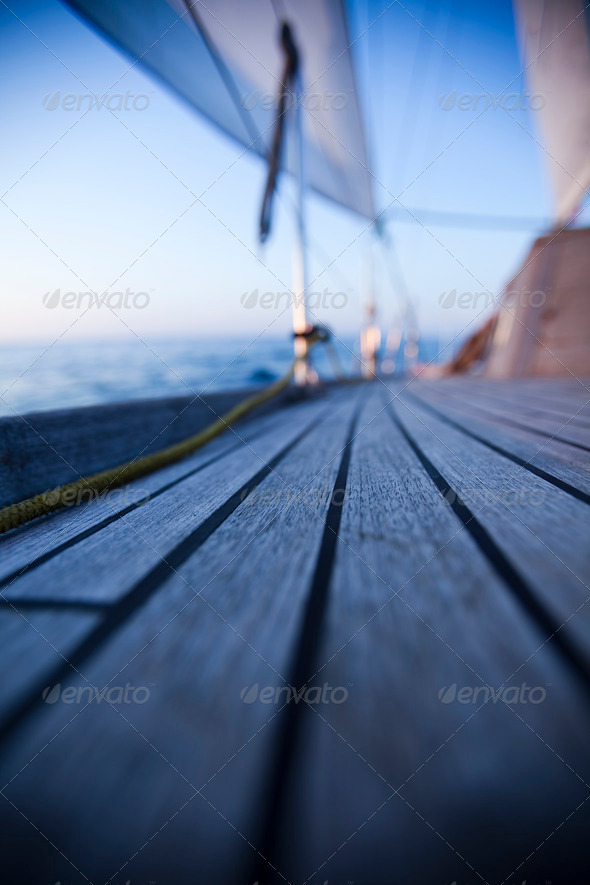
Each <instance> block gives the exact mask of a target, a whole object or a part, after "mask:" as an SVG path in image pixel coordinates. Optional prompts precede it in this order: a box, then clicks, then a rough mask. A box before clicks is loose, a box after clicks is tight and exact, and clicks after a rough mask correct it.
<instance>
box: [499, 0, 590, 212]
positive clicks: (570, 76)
mask: <svg viewBox="0 0 590 885" xmlns="http://www.w3.org/2000/svg"><path fill="white" fill-rule="evenodd" d="M514 5H515V13H516V22H517V30H518V31H519V38H520V44H521V46H522V49H523V54H524V60H525V64H526V65H527V68H526V76H527V79H528V83H529V87H530V92H531V93H532V94H533V96H534V98H533V99H531V107H534V109H536V114H537V115H538V119H539V126H540V129H541V136H542V141H543V143H544V146H545V148H546V151H547V154H546V160H547V163H548V166H549V174H550V178H551V182H552V185H553V193H554V199H555V220H556V222H557V223H560V224H563V223H564V222H567V221H568V219H569V218H570V217H571V216H572V214H573V213H574V212H575V211H576V209H577V208H578V206H579V205H580V202H581V201H582V199H583V198H584V195H585V193H586V190H587V188H588V186H589V185H590V43H589V35H588V19H587V10H586V9H585V3H584V0H514Z"/></svg>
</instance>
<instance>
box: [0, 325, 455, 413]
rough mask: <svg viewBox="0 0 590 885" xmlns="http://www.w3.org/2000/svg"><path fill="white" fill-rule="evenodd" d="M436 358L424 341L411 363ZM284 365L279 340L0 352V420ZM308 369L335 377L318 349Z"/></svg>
mask: <svg viewBox="0 0 590 885" xmlns="http://www.w3.org/2000/svg"><path fill="white" fill-rule="evenodd" d="M333 349H334V351H335V353H336V356H337V363H338V364H339V366H340V367H341V370H342V372H343V373H345V374H356V375H358V374H359V371H360V363H359V359H358V340H355V339H354V338H352V337H350V338H347V337H341V338H338V339H334V340H333ZM437 351H438V344H437V342H436V341H435V340H433V339H428V338H424V339H422V340H421V342H420V348H419V354H418V358H419V360H420V361H421V362H429V361H431V360H436V359H437ZM292 359H293V342H292V340H291V339H289V338H287V337H286V338H276V339H269V338H268V337H264V338H262V337H261V338H259V339H255V338H253V337H251V338H244V339H235V338H232V339H221V338H220V339H214V338H207V339H198V340H197V339H194V340H189V339H176V340H171V339H167V340H149V341H142V340H140V339H139V338H137V339H131V340H128V341H113V340H111V341H77V342H71V341H65V340H61V341H57V342H55V343H52V342H46V343H35V344H32V343H29V344H20V345H17V344H0V415H3V416H9V415H15V414H19V415H22V414H26V413H27V412H32V411H39V410H45V409H60V408H72V407H74V406H89V405H97V404H101V403H109V402H125V401H129V400H135V399H142V398H144V399H149V398H153V397H164V396H185V395H186V396H190V395H193V396H196V395H197V394H199V393H202V392H203V391H220V390H231V389H236V388H244V387H250V388H251V387H256V386H258V385H260V386H263V385H265V384H269V383H271V382H272V381H275V380H276V379H277V378H279V377H281V375H283V374H284V372H286V371H287V369H288V368H289V366H290V364H291V361H292ZM313 363H314V366H315V368H316V370H317V372H318V374H319V376H320V377H321V378H325V379H333V378H334V377H335V373H336V370H337V368H336V365H335V362H334V360H333V359H330V356H329V353H328V352H327V350H326V348H325V347H324V346H323V345H318V346H317V347H316V348H315V350H314V352H313Z"/></svg>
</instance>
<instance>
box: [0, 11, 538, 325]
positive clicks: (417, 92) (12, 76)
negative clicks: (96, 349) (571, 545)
mask: <svg viewBox="0 0 590 885" xmlns="http://www.w3.org/2000/svg"><path fill="white" fill-rule="evenodd" d="M8 7H9V9H7V8H6V7H0V28H1V34H2V41H3V46H4V51H3V53H2V56H1V59H0V66H1V68H2V81H3V83H4V84H6V85H5V88H4V89H3V90H2V92H1V94H0V113H1V114H2V118H3V121H4V132H5V136H4V139H3V141H2V146H1V148H0V150H1V152H2V162H1V163H0V177H1V186H2V193H3V194H4V196H3V198H2V199H3V201H4V202H3V203H0V224H1V225H2V244H3V252H4V261H3V274H2V281H1V286H2V291H1V298H2V316H3V319H2V325H1V327H0V337H1V338H2V340H4V341H6V340H10V341H24V340H29V341H31V340H33V341H37V340H38V341H43V342H50V341H53V340H55V339H56V338H58V337H59V338H60V340H63V341H66V340H81V339H84V338H97V337H113V338H119V339H120V338H123V339H124V338H126V337H130V336H133V335H139V336H140V337H142V338H145V339H146V340H149V339H152V340H154V339H155V338H157V337H158V336H160V337H162V336H187V335H188V336H192V337H201V336H220V335H228V336H235V335H256V334H259V333H260V332H261V331H262V330H263V329H266V328H267V327H268V326H269V323H270V324H271V325H270V328H268V330H267V331H266V332H265V334H268V335H273V336H286V335H288V334H289V331H290V324H291V321H290V317H289V315H288V313H286V314H284V315H283V316H282V317H279V318H278V319H276V318H275V317H274V316H270V315H269V312H268V311H263V310H261V309H258V308H255V309H252V310H245V309H244V308H243V307H242V305H241V303H240V299H241V297H242V296H243V294H244V293H245V292H251V291H253V290H255V289H258V290H259V291H260V292H263V291H266V290H272V291H276V290H277V289H282V288H285V289H287V288H288V287H289V286H290V284H291V266H292V256H291V243H292V236H293V219H292V217H291V211H290V208H289V201H288V200H284V199H281V200H280V201H278V202H277V205H276V209H277V212H276V218H275V223H274V228H273V234H272V237H271V239H270V241H269V242H268V244H266V245H265V246H264V247H261V246H259V244H258V242H257V218H258V211H259V204H260V198H261V194H262V190H263V186H264V178H265V169H264V164H263V163H262V162H261V161H260V160H258V159H257V158H254V157H251V156H249V155H242V153H243V152H242V150H241V149H240V147H239V146H237V145H236V144H234V143H233V142H232V141H230V140H229V139H227V138H226V137H224V136H223V135H222V134H220V133H219V132H218V131H216V130H214V129H213V128H212V127H211V126H210V125H209V124H208V123H207V122H206V121H204V120H202V119H201V118H200V117H199V116H198V114H196V113H194V112H193V111H192V110H191V109H190V108H188V107H187V106H185V105H184V104H182V103H181V102H180V101H179V100H178V99H177V98H175V96H174V95H173V94H172V93H170V92H168V91H167V90H166V89H165V88H164V87H163V86H161V84H159V83H157V82H156V81H155V80H154V79H152V78H151V77H150V76H149V75H147V74H146V73H144V72H143V71H142V70H141V69H140V68H139V66H136V67H133V68H132V69H131V70H128V69H129V60H128V59H127V58H126V57H125V56H124V55H122V54H120V53H119V52H117V51H116V50H115V49H114V48H113V47H112V46H111V45H109V44H108V43H107V42H105V41H104V40H103V39H102V38H101V37H99V36H98V35H97V34H96V33H94V32H93V31H92V30H91V29H90V28H89V27H88V26H86V25H85V24H84V23H82V22H81V21H80V20H79V19H78V18H77V17H76V16H75V15H74V14H72V13H71V12H70V11H69V9H68V8H67V7H65V6H63V5H61V4H60V3H58V2H57V0H55V2H53V0H50V2H44V3H35V2H31V0H29V2H24V0H23V2H20V0H9V2H8ZM348 8H349V23H350V31H351V38H352V39H353V40H354V41H355V42H354V47H353V52H354V57H355V63H356V70H357V76H358V81H359V92H360V98H361V102H362V105H363V112H364V116H365V121H366V129H367V133H368V141H369V152H370V157H371V166H372V172H373V174H374V176H375V179H376V182H377V184H376V188H375V195H376V200H377V204H378V207H379V208H381V207H382V205H384V197H386V196H387V192H388V191H390V192H393V193H394V194H398V193H400V192H401V191H404V192H403V195H402V196H401V198H400V199H401V201H402V202H403V203H404V204H405V205H406V206H408V207H419V208H423V209H428V208H430V209H437V210H452V211H461V212H479V213H482V212H483V213H490V214H499V215H521V216H522V215H526V216H533V217H539V218H546V217H549V216H550V214H551V208H552V207H551V194H550V191H549V186H548V180H547V178H546V175H545V166H544V163H543V151H542V149H541V147H540V145H539V143H538V140H539V131H538V129H537V127H536V119H535V113H534V111H531V110H530V109H529V108H528V107H526V102H525V107H524V108H522V109H518V110H517V111H514V112H513V113H512V115H509V114H507V113H506V112H505V111H503V110H502V109H501V108H496V109H495V110H494V109H493V108H489V109H488V110H487V111H486V112H485V113H484V114H483V115H482V116H481V117H480V118H479V119H477V120H476V119H475V117H476V116H477V114H476V113H474V112H473V110H471V109H464V110H462V109H459V108H457V107H456V105H455V106H454V107H453V108H452V109H450V110H444V109H443V108H441V96H446V97H448V96H449V95H452V94H453V91H454V92H455V94H456V95H458V96H460V95H462V94H465V93H468V94H473V93H481V92H483V91H485V90H488V91H490V92H492V93H494V94H498V93H501V92H502V91H503V90H506V87H509V88H508V90H507V91H508V92H510V93H514V92H521V90H523V89H525V87H526V84H525V83H524V80H523V76H522V68H523V67H524V64H523V63H522V62H521V59H520V55H519V51H518V47H517V44H516V38H515V34H514V25H513V18H512V6H511V3H509V2H507V0H497V2H490V3H484V4H473V3H467V2H466V0H463V2H461V0H454V2H450V3H448V4H446V3H433V2H426V3H423V2H422V3H410V2H409V3H406V4H404V5H400V4H399V3H394V4H392V5H391V6H390V5H389V4H388V2H387V0H380V2H377V0H370V2H360V3H356V2H351V3H349V7H348ZM19 19H20V20H19ZM427 31H428V33H427ZM443 47H444V48H443ZM77 78H79V79H77ZM119 78H121V79H119ZM80 80H82V81H83V82H84V83H85V84H86V86H87V87H88V89H89V90H90V91H92V92H96V93H97V94H101V93H103V92H104V91H105V90H108V89H109V88H110V87H111V86H112V84H113V83H115V82H117V81H118V82H117V85H116V87H115V91H116V92H117V93H129V94H130V95H142V96H144V95H145V96H148V98H149V105H148V107H146V108H145V109H144V110H142V111H128V112H120V113H117V114H115V116H113V115H112V114H110V113H108V111H106V112H105V111H104V109H103V110H96V109H94V110H93V111H92V112H91V113H88V114H86V115H84V116H83V114H82V111H77V110H75V109H74V110H66V109H64V108H62V107H58V108H56V109H55V110H48V109H47V108H46V107H44V106H43V100H44V97H46V96H48V95H53V94H54V93H55V92H56V91H58V90H59V91H60V94H61V95H65V94H67V93H71V92H76V93H78V92H80V91H82V87H81V84H80V82H79V81H80ZM509 84H511V85H509ZM141 103H142V104H144V103H145V101H144V99H142V101H141ZM115 117H117V119H116V118H115ZM228 167H230V168H229V171H226V170H228ZM223 173H225V174H223ZM220 176H221V177H220ZM218 179H219V180H218ZM290 187H291V184H290V183H289V181H287V180H284V181H282V182H281V190H282V191H283V192H285V191H287V190H288V189H289V188H290ZM203 191H207V192H206V196H205V197H204V199H203V203H204V204H205V205H203V204H201V203H197V204H195V205H193V206H192V207H190V208H189V206H191V203H193V201H194V197H193V196H192V194H193V193H194V194H201V193H202V192H203ZM5 192H6V193H5ZM308 219H309V229H310V236H311V251H310V271H311V277H312V279H314V280H315V282H314V284H313V286H312V288H313V289H320V290H323V289H324V288H327V289H328V290H329V291H330V292H335V291H342V290H343V291H345V292H346V294H347V304H346V307H345V308H343V309H340V310H338V311H334V310H332V311H326V312H325V313H324V312H322V311H321V310H320V311H318V312H317V315H318V317H319V318H320V319H324V320H325V321H326V322H328V323H329V324H330V325H331V326H332V327H333V328H334V330H335V332H336V333H337V334H341V335H343V336H344V335H351V334H355V333H356V332H357V330H358V328H359V324H360V322H361V317H362V306H361V305H362V299H361V294H360V289H361V284H362V277H363V271H362V268H363V263H364V262H366V255H367V253H368V252H369V251H372V252H373V254H374V261H375V268H376V270H375V280H376V290H377V297H378V302H379V312H380V321H381V322H382V325H383V327H384V329H387V328H388V327H389V326H390V325H391V324H392V323H395V321H396V319H397V317H398V316H399V311H400V307H399V305H400V298H399V295H400V289H401V287H402V285H405V286H407V290H408V292H409V294H410V296H411V298H412V300H413V302H414V304H415V305H416V310H417V313H418V316H419V320H420V325H421V328H422V330H423V331H424V333H425V334H432V333H436V334H438V335H439V336H440V338H441V340H448V339H450V338H452V337H454V336H455V335H457V334H460V333H461V331H462V330H464V329H465V328H467V329H468V330H471V329H474V328H475V327H476V325H477V324H478V323H479V320H476V321H475V322H473V321H474V312H473V311H467V310H459V309H452V308H451V309H443V308H441V306H440V304H439V298H440V297H441V295H442V293H443V292H449V291H450V290H453V289H456V290H457V291H458V292H462V291H472V292H473V291H481V290H484V289H488V290H490V291H491V292H493V293H497V292H499V290H500V289H501V288H502V285H503V284H504V283H505V282H506V281H507V280H508V279H510V276H511V274H512V272H513V271H514V270H515V269H516V267H517V266H518V264H519V262H521V261H522V259H523V258H524V256H525V254H526V252H527V250H528V248H529V246H530V243H531V241H532V239H533V236H534V231H530V232H527V231H517V232H515V231H506V232H486V231H481V230H477V231H469V230H455V229H451V228H449V227H442V226H437V225H434V224H431V223H429V224H428V225H427V226H426V227H423V226H421V225H419V224H417V223H412V224H406V223H400V222H398V221H395V220H392V221H391V222H390V223H388V225H387V227H388V231H389V234H390V237H391V240H392V242H393V243H394V248H395V251H396V255H397V258H396V261H397V264H398V265H399V268H400V269H401V277H400V274H399V273H398V272H396V273H395V274H394V276H393V277H391V276H390V273H389V270H388V264H387V262H391V261H392V258H391V256H390V255H388V254H387V253H385V252H383V250H381V249H380V247H379V246H378V245H376V244H375V242H374V240H375V238H374V237H373V236H372V235H371V232H370V231H366V230H365V229H366V222H365V221H363V220H362V219H359V218H356V217H354V216H353V215H351V214H349V213H347V212H345V211H342V210H340V209H338V208H335V207H332V206H331V205H329V204H328V203H327V202H325V201H323V200H322V199H321V198H318V197H314V196H310V197H309V199H308ZM328 265H330V267H329V268H328V269H327V270H326V267H327V266H328ZM392 279H393V282H394V284H395V285H392ZM57 289H59V290H60V291H61V292H62V293H65V292H66V291H74V292H80V291H85V290H87V289H93V290H96V291H99V292H102V291H103V290H105V289H108V290H110V291H113V290H117V291H119V290H123V291H125V290H126V289H129V290H130V291H131V292H140V291H141V292H148V293H149V296H150V301H149V305H148V306H147V307H146V308H145V309H142V310H129V311H124V310H121V311H118V313H117V316H115V315H113V314H112V313H111V312H110V311H105V310H91V311H89V312H88V313H87V314H85V315H84V316H81V317H79V318H78V315H77V314H76V312H75V311H72V310H71V309H67V308H65V307H62V306H61V304H60V305H59V306H58V307H57V308H56V309H54V310H48V309H47V308H46V307H45V306H44V304H43V300H42V299H43V296H44V295H45V294H46V293H47V292H54V291H55V290H57ZM79 313H80V312H79V311H78V314H79ZM469 324H471V325H469Z"/></svg>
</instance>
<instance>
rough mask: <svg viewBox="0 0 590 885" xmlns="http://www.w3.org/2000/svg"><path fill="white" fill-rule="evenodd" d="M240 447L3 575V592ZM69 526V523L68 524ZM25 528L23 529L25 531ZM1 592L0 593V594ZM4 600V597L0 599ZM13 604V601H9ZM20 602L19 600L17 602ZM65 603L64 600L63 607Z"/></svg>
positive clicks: (259, 432) (264, 429) (196, 468)
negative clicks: (18, 580)
mask: <svg viewBox="0 0 590 885" xmlns="http://www.w3.org/2000/svg"><path fill="white" fill-rule="evenodd" d="M265 431H268V428H263V429H262V430H260V431H258V432H256V433H253V434H252V436H250V437H248V440H246V442H249V441H250V440H253V439H256V437H257V436H259V435H260V434H261V433H264V432H265ZM240 445H242V442H241V440H240V441H238V442H237V443H235V445H233V446H230V447H229V448H227V449H226V450H225V451H223V452H219V453H218V454H217V455H215V456H214V457H213V458H209V460H208V461H205V462H204V463H203V464H199V466H198V467H194V468H193V469H192V470H189V471H188V473H184V474H183V475H182V476H179V477H177V478H176V479H173V480H171V481H170V482H169V483H166V485H164V486H162V487H161V488H159V489H156V491H155V492H152V493H150V494H149V495H148V497H147V498H142V500H141V501H136V502H135V503H133V504H130V505H129V506H128V507H125V508H124V509H123V510H118V511H117V512H116V513H112V514H111V515H110V516H107V517H105V519H103V520H101V521H100V522H97V523H96V525H92V526H89V527H88V528H87V529H84V531H82V532H79V533H78V534H77V535H73V536H72V537H71V538H68V540H67V541H63V543H61V544H58V546H57V547H52V548H51V550H46V551H45V552H44V553H42V554H40V556H37V557H36V558H35V559H32V560H31V562H29V563H27V565H24V566H22V567H21V568H16V569H14V571H13V572H10V574H8V575H5V576H4V577H3V578H0V582H1V584H2V588H3V590H6V584H11V583H12V581H15V580H16V579H17V578H20V577H22V575H25V574H27V572H30V571H32V570H33V569H35V568H38V567H39V566H40V565H43V563H45V562H48V561H49V560H50V559H53V557H54V556H58V555H59V554H60V553H63V552H64V550H69V548H70V547H74V546H75V545H76V544H79V543H80V541H84V540H85V539H86V538H89V537H90V536H91V535H94V534H96V532H100V531H101V530H102V529H106V528H107V526H109V525H112V523H113V522H116V521H117V520H118V519H122V518H123V517H124V516H127V514H128V513H131V512H132V511H133V510H137V509H138V508H139V507H143V506H144V504H147V503H148V501H153V500H154V499H155V498H159V497H160V495H163V494H164V492H167V491H169V489H172V488H174V486H177V485H178V483H180V482H183V480H185V479H189V478H190V477H191V476H194V475H195V473H199V472H200V471H201V470H204V469H205V468H206V467H209V466H210V465H211V464H214V463H215V462H216V461H220V460H221V459H222V458H225V456H226V455H230V454H231V453H232V452H234V451H235V450H236V449H238V448H239V447H240ZM70 525H71V523H70ZM26 528H27V527H25V529H26ZM1 592H2V591H0V593H1ZM2 598H4V599H6V597H2ZM10 601H11V602H14V601H15V600H14V599H12V600H10ZM19 602H20V600H19ZM66 604H67V603H66V601H65V600H64V602H63V604H62V605H63V606H65V605H66Z"/></svg>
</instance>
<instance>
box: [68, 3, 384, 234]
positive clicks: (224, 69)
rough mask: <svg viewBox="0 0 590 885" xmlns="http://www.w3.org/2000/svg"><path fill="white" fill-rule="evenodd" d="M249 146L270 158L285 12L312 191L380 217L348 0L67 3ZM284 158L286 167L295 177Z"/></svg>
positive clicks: (215, 121)
mask: <svg viewBox="0 0 590 885" xmlns="http://www.w3.org/2000/svg"><path fill="white" fill-rule="evenodd" d="M68 2H69V4H70V6H72V7H73V8H74V9H75V10H76V11H77V12H78V13H79V14H80V15H82V16H83V17H84V18H85V19H86V20H88V21H89V22H90V23H91V24H92V25H93V26H94V27H95V28H97V29H98V30H99V31H100V32H102V33H103V34H104V35H105V36H107V37H108V38H110V39H111V40H112V41H114V42H115V44H117V45H118V46H119V47H120V48H122V49H124V50H125V51H126V52H127V53H129V54H130V55H131V56H132V57H133V58H134V59H139V60H140V63H141V64H142V65H143V66H145V67H147V68H148V69H149V70H151V71H152V72H153V73H155V74H156V75H157V76H158V77H159V78H160V79H162V80H163V81H164V82H165V83H166V84H167V85H168V86H170V87H171V88H172V89H173V90H174V91H175V92H176V93H178V94H179V95H180V96H181V97H182V98H183V99H185V100H186V101H188V102H189V103H190V104H191V105H192V106H193V107H194V108H196V109H197V110H198V111H200V112H201V113H202V114H203V115H204V116H205V117H207V118H208V119H209V120H210V121H211V122H213V123H215V124H216V125H217V126H219V127H220V128H221V129H222V130H223V131H224V132H225V133H226V134H227V135H229V136H231V137H232V138H234V139H235V140H236V141H238V142H239V143H240V144H241V145H242V146H243V147H245V148H247V149H249V150H251V151H253V152H255V153H257V154H258V155H259V156H261V157H265V158H266V157H268V155H269V152H270V149H271V144H272V137H273V128H274V122H275V119H276V113H277V102H278V97H279V95H280V92H281V90H282V89H283V87H282V84H281V73H282V71H283V68H284V58H283V55H282V49H281V44H280V30H281V25H282V22H281V21H280V19H279V16H278V15H277V11H278V10H279V9H280V10H281V14H282V15H284V16H285V17H286V19H287V21H288V24H289V26H290V28H291V30H292V32H293V34H294V38H295V41H296V44H297V49H298V52H299V53H300V56H301V71H300V75H301V82H302V87H303V93H302V98H301V103H302V105H303V108H304V110H303V113H302V125H303V137H304V142H305V165H306V183H307V186H308V187H310V188H311V189H313V190H315V191H316V192H318V193H320V194H322V195H323V196H325V197H327V198H328V199H329V200H331V201H333V202H335V203H337V204H339V205H341V206H344V207H346V208H348V209H350V210H352V211H353V212H356V213H358V214H359V215H361V216H364V217H366V218H368V219H371V220H372V219H373V218H374V217H375V210H374V205H373V198H372V192H371V175H370V172H369V162H368V153H367V147H366V139H365V133H364V128H363V125H362V118H361V113H360V108H359V101H358V95H357V89H356V83H355V77H354V71H353V66H352V56H351V47H350V45H349V43H350V41H349V38H348V31H347V25H346V16H345V11H344V6H343V3H342V2H341V0H283V2H282V3H281V4H280V7H277V11H275V7H274V6H273V4H272V3H271V0H247V2H246V0H245V2H244V3H243V4H242V6H241V10H240V12H241V14H240V18H239V19H237V18H236V16H235V5H234V4H233V3H232V0H207V4H206V6H205V5H203V4H201V3H196V4H195V5H194V6H193V3H192V0H191V8H189V6H187V4H186V3H185V2H184V0H111V2H109V3H108V4H107V3H104V4H97V3H96V2H94V0H68ZM291 163H292V158H291V156H290V153H289V152H288V151H286V152H284V157H283V161H282V164H283V165H282V168H284V169H286V170H287V171H290V172H293V171H294V169H293V168H292V167H291Z"/></svg>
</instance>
